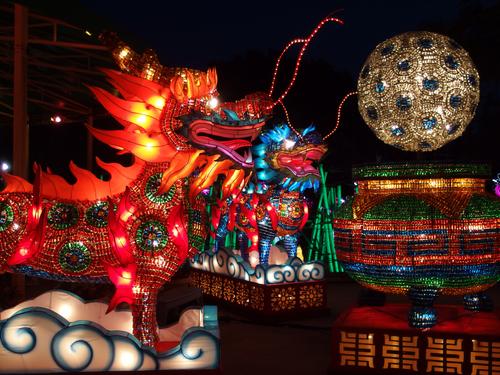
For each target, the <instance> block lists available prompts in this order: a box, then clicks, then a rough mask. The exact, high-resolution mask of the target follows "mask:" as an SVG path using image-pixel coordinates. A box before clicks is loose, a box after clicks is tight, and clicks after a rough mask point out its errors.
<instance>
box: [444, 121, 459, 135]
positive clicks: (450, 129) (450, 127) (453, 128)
mask: <svg viewBox="0 0 500 375" xmlns="http://www.w3.org/2000/svg"><path fill="white" fill-rule="evenodd" d="M458 128H459V126H458V124H450V125H447V126H446V130H447V132H448V134H450V135H451V134H453V133H456V131H457V130H458Z"/></svg>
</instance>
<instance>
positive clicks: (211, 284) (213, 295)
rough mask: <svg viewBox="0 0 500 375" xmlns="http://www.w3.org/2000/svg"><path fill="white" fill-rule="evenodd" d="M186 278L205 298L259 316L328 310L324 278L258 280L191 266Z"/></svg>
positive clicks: (303, 314)
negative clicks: (274, 282)
mask: <svg viewBox="0 0 500 375" xmlns="http://www.w3.org/2000/svg"><path fill="white" fill-rule="evenodd" d="M190 282H191V285H193V286H196V287H198V288H200V289H201V291H202V293H203V295H204V296H205V297H207V298H208V299H209V300H211V301H213V302H216V303H218V304H223V305H225V306H227V307H230V308H232V309H234V310H237V311H239V312H241V313H244V314H245V313H248V314H251V316H252V317H256V316H257V317H258V318H259V319H272V318H286V317H287V316H293V317H297V316H299V315H300V316H311V315H321V314H324V313H327V312H328V308H327V306H326V281H325V280H318V281H306V282H286V283H279V284H258V283H255V282H251V281H246V280H241V279H236V278H233V277H230V276H227V275H222V274H218V273H214V272H210V271H203V270H198V269H193V268H192V269H191V274H190Z"/></svg>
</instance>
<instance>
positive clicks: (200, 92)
mask: <svg viewBox="0 0 500 375" xmlns="http://www.w3.org/2000/svg"><path fill="white" fill-rule="evenodd" d="M196 73H197V74H196V76H195V74H193V71H191V70H190V69H182V70H180V74H178V75H177V76H176V77H174V78H172V80H171V81H170V91H171V92H172V93H173V94H174V96H175V98H176V99H177V101H179V102H181V103H182V102H185V101H186V100H188V99H191V98H201V97H203V96H206V95H209V94H211V93H213V92H215V89H216V87H217V72H216V70H215V68H211V69H208V71H207V72H206V73H204V72H196Z"/></svg>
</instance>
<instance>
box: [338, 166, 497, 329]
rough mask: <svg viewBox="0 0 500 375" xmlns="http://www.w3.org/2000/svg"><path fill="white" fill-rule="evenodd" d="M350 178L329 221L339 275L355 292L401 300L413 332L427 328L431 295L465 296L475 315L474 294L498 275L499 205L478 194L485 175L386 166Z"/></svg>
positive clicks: (479, 169) (483, 170) (478, 298)
mask: <svg viewBox="0 0 500 375" xmlns="http://www.w3.org/2000/svg"><path fill="white" fill-rule="evenodd" d="M353 174H354V177H355V179H356V180H357V181H358V187H359V190H358V193H357V194H356V195H355V196H354V197H353V198H352V199H349V200H347V201H346V203H345V204H344V205H343V206H341V208H340V209H339V211H337V212H336V217H335V219H334V230H335V247H336V250H337V256H338V259H339V261H341V263H342V266H343V267H344V269H345V271H346V272H347V273H348V274H349V275H350V276H351V277H352V278H353V279H354V280H356V281H357V282H359V283H360V284H362V285H363V286H366V287H369V288H372V289H375V290H378V291H382V292H387V293H397V294H409V296H410V298H411V299H412V301H413V303H414V307H413V309H412V310H411V312H410V323H411V324H412V325H413V326H416V327H428V326H432V325H433V324H435V322H436V316H435V313H434V312H433V310H432V302H433V300H434V298H435V297H436V296H437V295H438V294H444V295H468V297H467V298H465V302H466V306H468V307H469V308H471V309H476V308H477V309H479V308H481V306H480V305H481V304H482V303H483V302H485V299H484V298H485V297H483V295H481V294H480V292H482V291H484V290H485V289H487V288H489V287H491V286H492V285H494V284H495V283H496V282H497V281H498V278H499V275H500V272H499V261H500V199H498V198H497V197H495V196H494V195H492V194H488V193H486V192H485V189H484V185H485V178H484V177H485V176H487V175H488V174H489V170H488V168H487V167H486V166H484V165H471V164H451V165H450V164H445V165H434V164H419V165H410V164H399V165H398V164H394V165H377V166H368V167H362V168H355V169H354V170H353ZM471 299H472V301H473V302H474V301H475V302H476V303H472V304H471Z"/></svg>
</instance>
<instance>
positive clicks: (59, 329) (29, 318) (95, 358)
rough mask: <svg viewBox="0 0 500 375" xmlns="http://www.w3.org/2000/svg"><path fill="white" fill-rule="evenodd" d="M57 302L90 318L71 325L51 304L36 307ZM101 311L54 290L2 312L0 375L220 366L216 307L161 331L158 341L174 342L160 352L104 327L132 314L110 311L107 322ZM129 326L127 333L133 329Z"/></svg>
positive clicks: (186, 316) (102, 308)
mask: <svg viewBox="0 0 500 375" xmlns="http://www.w3.org/2000/svg"><path fill="white" fill-rule="evenodd" d="M61 300H64V303H65V305H64V306H66V307H65V309H63V310H65V311H63V313H65V315H66V316H68V315H70V314H71V313H73V314H75V315H78V314H79V313H81V312H82V311H83V312H85V314H86V315H87V316H88V319H90V320H76V321H72V322H70V321H68V320H67V319H65V317H63V316H61V315H60V314H58V313H57V312H55V311H54V310H52V309H50V306H36V305H37V303H39V304H40V305H44V304H45V305H47V304H49V305H50V304H52V303H54V304H55V305H59V306H60V303H61ZM101 305H102V306H101ZM105 310H106V305H105V304H104V303H100V302H91V303H84V302H83V301H82V300H81V299H79V298H78V297H77V296H75V295H73V294H71V293H67V292H62V291H53V292H48V293H45V294H44V295H42V296H40V297H38V298H37V299H35V300H32V301H28V302H25V303H22V304H20V305H18V306H16V307H15V308H13V309H9V310H6V311H4V312H3V313H2V315H1V319H2V320H0V358H1V363H2V365H1V367H0V372H5V373H37V372H45V373H47V372H76V371H85V372H87V371H143V370H166V369H209V368H217V367H218V364H219V338H218V325H217V312H216V308H215V307H214V306H205V307H204V308H203V309H202V310H200V309H190V310H187V311H185V312H184V313H183V315H182V316H181V318H180V320H179V323H177V324H175V325H174V326H172V327H168V328H164V329H162V330H160V338H162V339H163V340H171V342H170V343H171V344H172V345H170V346H171V349H169V350H167V351H165V352H161V353H158V352H157V351H156V350H153V349H151V348H149V347H146V346H143V345H142V344H141V343H140V342H139V341H138V340H137V339H136V338H135V337H134V336H133V335H131V334H130V333H129V332H127V331H124V330H115V329H113V330H110V329H107V328H108V327H109V326H113V324H114V325H116V322H117V320H116V319H115V320H113V314H115V316H114V317H115V318H119V317H120V316H121V318H122V323H123V322H125V323H127V319H123V317H124V315H126V314H128V315H130V312H125V311H120V312H114V313H111V316H110V317H109V318H108V317H104V315H100V313H101V312H102V311H105ZM103 317H104V318H103ZM130 319H131V317H130ZM99 323H101V324H99ZM103 325H104V326H103ZM125 325H127V324H125ZM105 326H108V327H105ZM129 327H130V330H131V325H129ZM182 328H185V329H182ZM179 332H182V334H180V333H179ZM180 335H181V336H180ZM179 336H180V337H179ZM172 341H174V342H173V343H172Z"/></svg>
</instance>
